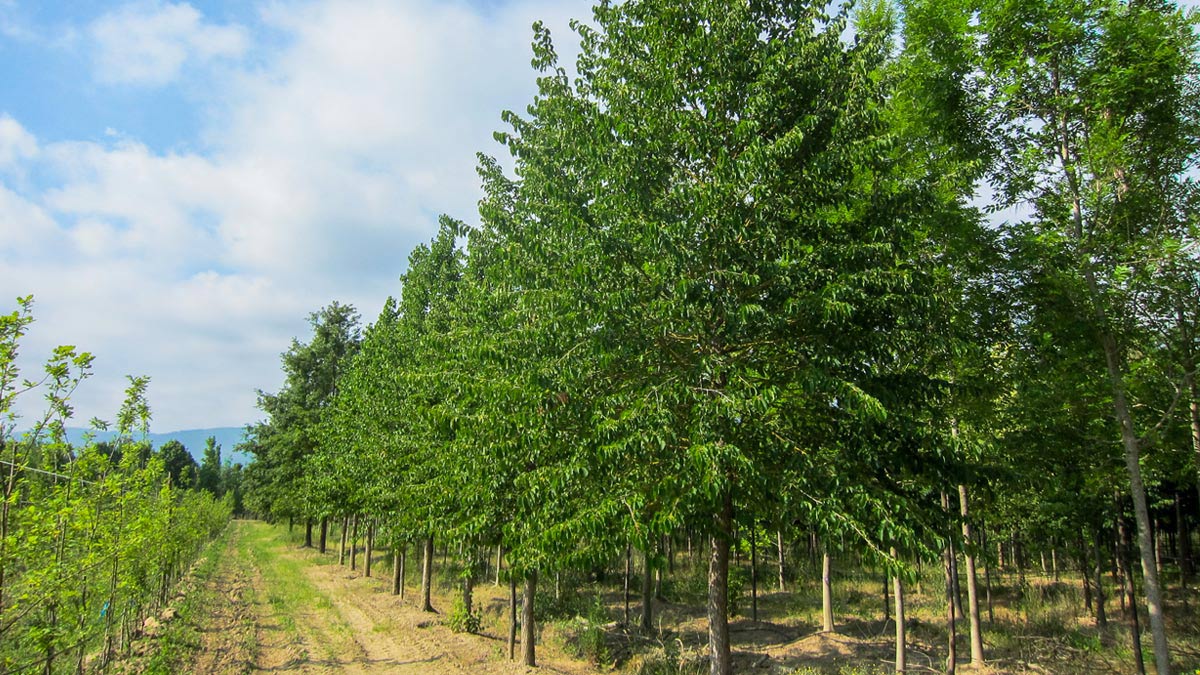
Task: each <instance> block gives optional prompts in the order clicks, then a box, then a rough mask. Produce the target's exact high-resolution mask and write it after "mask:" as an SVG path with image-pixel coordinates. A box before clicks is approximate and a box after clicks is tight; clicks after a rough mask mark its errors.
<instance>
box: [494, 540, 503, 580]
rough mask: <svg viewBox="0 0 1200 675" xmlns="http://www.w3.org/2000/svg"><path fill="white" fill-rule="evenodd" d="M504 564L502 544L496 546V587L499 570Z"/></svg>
mask: <svg viewBox="0 0 1200 675" xmlns="http://www.w3.org/2000/svg"><path fill="white" fill-rule="evenodd" d="M503 562H504V544H496V585H497V586H499V585H500V569H501V567H502V563H503Z"/></svg>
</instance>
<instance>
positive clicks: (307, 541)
mask: <svg viewBox="0 0 1200 675" xmlns="http://www.w3.org/2000/svg"><path fill="white" fill-rule="evenodd" d="M312 532H313V521H312V518H305V519H304V548H312V547H313V543H312V542H313V539H312Z"/></svg>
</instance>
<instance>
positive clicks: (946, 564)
mask: <svg viewBox="0 0 1200 675" xmlns="http://www.w3.org/2000/svg"><path fill="white" fill-rule="evenodd" d="M942 510H943V511H949V510H950V498H949V497H947V496H946V493H945V492H943V493H942ZM942 569H943V570H944V571H945V573H946V633H947V638H946V639H947V643H946V647H947V650H946V675H954V673H955V670H956V669H957V667H958V631H957V630H956V626H955V624H954V616H955V611H954V549H953V548H952V547H951V545H950V540H949V539H947V540H946V548H944V549H942Z"/></svg>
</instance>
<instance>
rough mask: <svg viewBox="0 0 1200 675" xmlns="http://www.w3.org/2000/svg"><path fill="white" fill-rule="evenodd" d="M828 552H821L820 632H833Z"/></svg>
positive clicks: (831, 582) (831, 579)
mask: <svg viewBox="0 0 1200 675" xmlns="http://www.w3.org/2000/svg"><path fill="white" fill-rule="evenodd" d="M822 549H824V546H822ZM831 567H832V564H831V561H830V559H829V551H826V550H822V551H821V632H823V633H832V632H833V578H832V572H831Z"/></svg>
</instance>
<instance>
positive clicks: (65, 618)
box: [0, 298, 232, 675]
mask: <svg viewBox="0 0 1200 675" xmlns="http://www.w3.org/2000/svg"><path fill="white" fill-rule="evenodd" d="M31 302H32V301H31V299H30V298H22V299H19V300H18V304H19V305H20V307H19V308H18V309H17V310H16V311H14V312H12V313H11V314H5V315H0V489H2V490H3V493H2V494H0V497H2V499H3V501H0V673H30V672H40V673H45V674H46V675H50V674H52V673H55V672H79V673H82V672H85V671H87V670H101V669H103V668H104V667H105V666H107V664H108V663H109V662H110V661H111V660H112V659H113V657H114V656H116V655H118V654H119V653H120V652H121V650H122V649H123V648H125V647H126V646H128V645H129V642H130V639H131V638H132V637H134V636H135V635H137V634H138V633H139V632H140V631H141V629H142V625H143V621H144V619H145V618H147V617H149V616H151V615H153V614H154V613H155V612H156V611H157V609H158V608H160V607H161V606H163V605H164V604H166V603H167V602H168V601H169V600H170V599H171V598H172V597H173V590H174V586H175V582H176V581H177V580H178V579H179V578H180V577H181V576H182V575H183V574H184V573H185V572H186V571H187V570H188V568H189V567H190V566H191V564H192V562H193V561H194V560H195V559H196V557H197V556H198V555H199V553H200V551H201V549H202V547H203V545H204V544H205V543H206V542H208V541H209V540H210V539H211V538H212V537H214V536H215V535H216V534H217V533H218V532H219V531H220V530H221V529H222V528H223V527H224V526H225V524H226V522H228V520H229V517H230V514H231V510H232V500H225V501H221V500H218V499H216V498H215V497H214V495H213V494H212V493H210V492H208V491H205V490H189V489H186V488H187V486H183V485H181V484H180V483H178V482H175V481H174V480H173V478H172V475H171V474H170V473H169V471H168V470H167V465H168V463H169V462H171V461H172V459H171V458H172V457H173V455H172V453H171V448H168V447H164V448H163V449H161V450H160V451H159V452H151V450H150V446H149V444H148V443H147V442H145V441H137V440H135V436H136V435H140V436H142V437H143V438H144V436H145V434H146V433H147V431H148V424H149V420H150V410H149V407H148V406H147V404H146V399H145V390H146V386H147V384H148V382H149V380H148V379H147V378H130V386H129V388H128V390H127V391H126V401H125V403H124V405H123V406H122V407H121V410H120V411H119V412H118V415H117V422H116V431H117V437H116V439H115V440H114V441H112V442H109V443H104V444H100V443H87V444H86V445H84V447H82V448H79V447H72V446H71V445H69V444H68V443H67V442H66V440H65V438H66V435H65V430H66V423H67V421H68V420H69V419H70V418H71V415H72V408H71V404H70V398H71V395H72V394H73V392H74V391H75V389H76V388H77V387H78V386H79V385H80V384H81V383H82V382H83V380H84V379H86V377H87V376H88V375H89V374H90V370H91V363H92V357H91V355H90V354H87V353H82V352H78V351H76V350H75V348H73V347H60V348H58V349H57V350H56V351H55V352H54V354H53V356H52V357H51V358H50V360H49V361H48V362H47V364H46V368H45V374H44V378H43V379H42V380H41V381H40V382H30V381H23V380H21V379H20V372H19V370H18V368H17V365H16V357H17V352H18V349H19V346H20V340H21V337H22V336H23V335H24V334H25V331H26V329H27V326H28V325H29V323H30V322H31V321H32V314H31ZM39 385H40V386H41V387H42V388H43V389H44V390H45V395H46V400H47V408H46V412H45V414H44V416H43V417H42V418H41V419H40V420H35V421H33V423H32V428H30V430H29V431H26V432H25V433H23V434H19V435H18V434H17V433H16V432H15V430H16V425H17V422H18V418H17V416H16V414H15V410H14V404H15V402H16V400H17V397H18V396H19V395H21V394H23V393H26V392H28V391H31V390H34V389H36V388H37V387H38V386H39ZM93 424H94V425H95V426H97V427H104V426H105V425H104V424H103V423H102V422H99V421H98V420H93ZM193 464H194V462H193Z"/></svg>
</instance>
